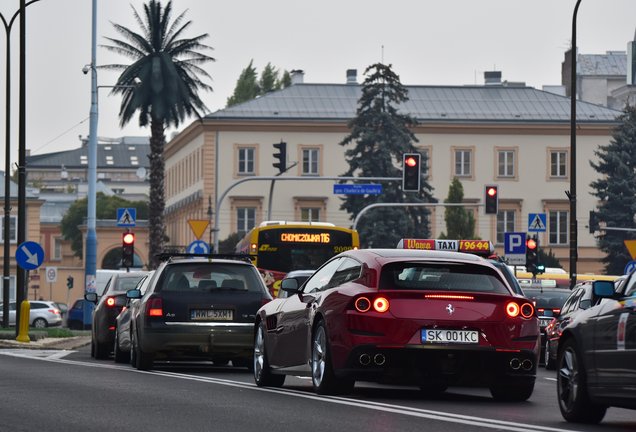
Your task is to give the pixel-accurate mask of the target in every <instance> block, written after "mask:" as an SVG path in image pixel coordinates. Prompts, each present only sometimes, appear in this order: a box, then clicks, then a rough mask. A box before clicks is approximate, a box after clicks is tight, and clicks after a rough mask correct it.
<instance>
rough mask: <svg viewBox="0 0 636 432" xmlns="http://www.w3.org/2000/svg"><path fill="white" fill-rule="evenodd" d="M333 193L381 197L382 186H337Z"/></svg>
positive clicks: (334, 187) (334, 186)
mask: <svg viewBox="0 0 636 432" xmlns="http://www.w3.org/2000/svg"><path fill="white" fill-rule="evenodd" d="M333 193H334V194H340V195H380V194H381V193H382V185H381V184H335V185H333Z"/></svg>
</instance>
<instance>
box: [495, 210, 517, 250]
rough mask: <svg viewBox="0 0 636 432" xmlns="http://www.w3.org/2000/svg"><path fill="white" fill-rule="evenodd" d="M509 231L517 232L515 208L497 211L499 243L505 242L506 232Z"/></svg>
mask: <svg viewBox="0 0 636 432" xmlns="http://www.w3.org/2000/svg"><path fill="white" fill-rule="evenodd" d="M507 232H515V211H514V210H500V211H499V212H498V213H497V244H503V243H504V237H505V235H504V234H505V233H507Z"/></svg>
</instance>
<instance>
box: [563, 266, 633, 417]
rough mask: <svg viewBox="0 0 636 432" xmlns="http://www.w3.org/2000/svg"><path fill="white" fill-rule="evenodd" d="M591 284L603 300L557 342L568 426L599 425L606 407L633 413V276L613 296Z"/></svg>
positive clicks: (609, 288) (609, 287)
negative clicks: (629, 410)
mask: <svg viewBox="0 0 636 432" xmlns="http://www.w3.org/2000/svg"><path fill="white" fill-rule="evenodd" d="M614 287H615V285H614V282H611V281H594V282H593V283H592V292H593V294H594V296H596V297H598V298H600V299H602V300H601V301H600V302H599V303H598V304H597V305H596V306H592V307H590V308H588V309H586V310H584V311H582V312H580V313H579V314H577V315H576V317H574V318H573V319H572V320H571V321H570V323H569V324H568V325H567V326H566V327H565V328H564V329H563V332H562V333H561V337H560V338H559V349H558V357H557V358H558V360H557V368H558V372H557V398H558V400H559V409H560V410H561V414H562V415H563V417H564V418H565V419H566V420H567V421H571V422H580V423H598V422H600V421H601V420H602V419H603V417H604V416H605V412H606V410H607V408H608V407H610V406H614V407H621V408H628V409H636V392H635V391H634V389H636V275H635V274H634V273H632V274H631V275H630V276H629V278H628V279H627V281H626V282H625V283H624V284H623V285H622V286H621V287H620V288H619V289H618V290H617V291H615V290H614Z"/></svg>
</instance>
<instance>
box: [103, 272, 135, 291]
mask: <svg viewBox="0 0 636 432" xmlns="http://www.w3.org/2000/svg"><path fill="white" fill-rule="evenodd" d="M142 277H143V275H137V276H119V277H117V278H114V279H113V281H114V282H115V286H110V287H109V288H108V291H109V292H126V291H128V290H130V289H133V288H134V287H136V286H137V283H139V281H140V280H141V278H142ZM111 284H112V281H111Z"/></svg>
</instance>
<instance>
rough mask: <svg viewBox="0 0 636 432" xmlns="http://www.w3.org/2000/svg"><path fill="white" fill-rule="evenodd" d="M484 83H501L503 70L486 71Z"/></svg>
mask: <svg viewBox="0 0 636 432" xmlns="http://www.w3.org/2000/svg"><path fill="white" fill-rule="evenodd" d="M484 83H485V84H486V85H487V86H488V85H501V71H486V72H484Z"/></svg>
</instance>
